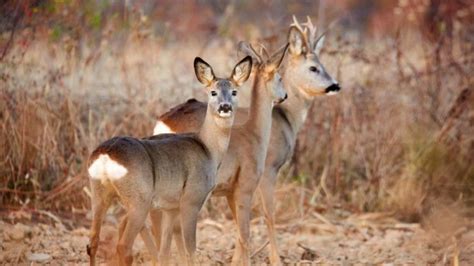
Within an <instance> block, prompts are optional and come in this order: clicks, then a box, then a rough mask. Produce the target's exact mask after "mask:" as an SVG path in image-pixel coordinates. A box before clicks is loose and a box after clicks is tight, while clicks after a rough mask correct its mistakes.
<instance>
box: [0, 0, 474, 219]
mask: <svg viewBox="0 0 474 266" xmlns="http://www.w3.org/2000/svg"><path fill="white" fill-rule="evenodd" d="M0 14H1V16H0V60H1V61H0V62H1V64H0V85H1V86H0V93H1V94H0V95H1V98H0V120H1V121H2V124H1V125H2V128H1V132H0V144H1V150H0V191H1V196H0V207H1V208H3V209H5V210H9V209H17V208H27V209H36V208H47V209H53V210H56V211H67V212H69V211H71V210H73V211H75V212H86V211H87V210H88V209H89V198H88V197H89V195H88V186H87V178H86V177H85V175H84V173H85V172H84V169H85V163H84V162H85V160H86V158H87V155H88V153H89V152H90V151H91V150H92V149H93V148H94V147H95V146H96V145H97V144H98V143H99V142H100V141H103V140H105V139H107V138H109V137H111V136H113V135H117V134H126V135H133V136H137V137H140V136H146V135H149V134H150V133H151V132H152V128H153V126H154V121H155V119H156V117H157V116H158V115H159V114H160V113H162V112H164V111H166V110H167V109H168V108H170V107H172V106H173V105H175V104H178V103H180V102H182V101H184V100H186V99H187V98H189V97H197V98H200V97H201V98H202V93H201V92H200V91H198V90H192V89H191V88H199V86H197V85H196V82H194V77H193V75H192V72H191V70H190V69H191V68H190V67H189V66H190V62H192V58H193V57H194V56H197V55H205V56H207V57H208V58H211V62H213V63H214V62H219V63H221V64H222V65H223V66H224V67H228V68H229V67H230V66H231V65H232V62H233V61H234V59H235V58H236V50H235V44H236V43H237V42H238V41H240V40H248V41H252V42H258V43H263V44H265V45H266V46H268V47H270V48H275V47H279V46H280V45H281V44H282V43H283V42H285V39H286V34H287V30H288V26H289V24H290V23H291V21H292V15H296V16H297V17H298V18H299V19H300V20H305V17H306V16H311V17H312V19H313V21H315V22H317V24H318V26H319V27H320V29H321V30H320V32H322V31H323V30H325V29H328V28H330V31H329V34H328V38H327V41H326V46H325V49H324V50H323V54H322V61H323V63H324V64H325V65H327V66H328V69H329V70H330V72H331V73H332V75H333V76H335V77H336V78H337V79H338V80H339V81H340V83H341V84H342V87H343V91H342V93H341V94H339V95H338V96H336V97H325V98H318V99H316V100H315V103H314V105H313V106H312V108H311V110H310V112H309V115H308V121H307V123H306V124H305V126H304V128H303V129H302V131H301V132H300V135H299V138H298V142H297V145H296V151H295V155H294V157H293V158H292V161H291V163H290V165H289V167H287V169H286V170H285V171H283V172H284V173H283V175H282V176H281V178H280V182H281V184H280V185H281V186H282V187H285V186H292V184H294V183H296V184H298V185H297V186H296V188H295V189H294V190H292V191H293V192H294V193H289V194H286V195H285V196H283V198H280V201H279V202H280V203H277V204H280V205H279V206H280V207H281V208H283V207H285V208H287V207H288V206H286V205H285V204H288V202H293V201H285V202H283V201H284V200H285V197H294V198H298V199H299V200H295V201H294V202H296V203H295V204H298V206H297V208H301V207H305V208H310V209H316V210H318V211H324V210H325V209H326V208H328V207H337V206H343V207H344V208H347V209H350V210H352V211H357V212H365V211H377V210H382V211H390V212H394V213H395V214H396V215H398V216H399V217H400V218H402V219H405V220H409V221H418V220H420V219H421V218H422V217H423V216H424V215H425V214H427V213H430V211H431V210H432V209H433V208H435V207H436V206H441V205H442V206H451V205H452V204H456V206H462V208H461V209H462V210H461V211H462V212H463V214H470V213H472V209H471V208H472V204H473V199H474V191H473V190H474V109H473V107H474V96H473V92H472V91H473V88H472V85H473V75H472V73H474V45H473V44H474V15H473V14H474V4H473V3H472V1H468V0H449V1H442V0H422V1H414V0H381V1H370V0H360V1H355V0H334V1H329V0H320V1H284V0H274V1H270V0H266V1H250V0H244V1H236V0H235V1H221V0H190V1H173V0H160V1H152V0H137V1H131V0H117V1H112V0H110V1H99V0H95V1H93V0H84V1H78V0H54V1H47V0H38V1H26V0H18V1H12V0H7V1H3V2H2V4H0ZM229 58H231V59H232V60H229ZM184 73H185V74H184ZM183 88H190V89H183ZM460 203H461V205H459V204H460Z"/></svg>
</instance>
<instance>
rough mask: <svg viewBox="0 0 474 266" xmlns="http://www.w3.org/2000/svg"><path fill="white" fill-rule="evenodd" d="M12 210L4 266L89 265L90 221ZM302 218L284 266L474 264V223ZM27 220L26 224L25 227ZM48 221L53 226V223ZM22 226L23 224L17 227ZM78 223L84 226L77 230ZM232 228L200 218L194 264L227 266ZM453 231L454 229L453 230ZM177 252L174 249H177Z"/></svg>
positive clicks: (260, 252)
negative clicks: (440, 225) (447, 229)
mask: <svg viewBox="0 0 474 266" xmlns="http://www.w3.org/2000/svg"><path fill="white" fill-rule="evenodd" d="M40 214H41V215H40V216H41V217H46V218H47V219H42V221H36V222H33V221H34V220H37V219H36V218H35V217H36V216H38V213H37V214H36V215H33V216H32V215H31V214H28V213H25V212H11V213H9V214H8V215H6V216H4V217H3V220H2V221H0V243H1V244H0V245H1V246H0V262H1V264H2V265H27V264H28V265H37V264H52V265H67V264H68V265H72V264H74V265H82V264H87V263H88V256H87V254H86V249H85V247H86V245H87V243H88V232H89V231H88V225H87V224H88V222H83V224H84V225H80V224H81V221H80V220H81V219H83V220H86V221H87V220H88V219H87V218H85V217H84V215H83V216H82V218H73V220H75V221H73V222H71V219H69V220H67V219H64V220H63V219H61V218H58V216H56V215H55V214H52V213H49V212H41V213H40ZM303 217H304V218H299V219H292V220H290V221H289V222H285V223H278V224H277V230H278V242H279V247H280V251H281V258H282V261H283V262H284V263H285V264H290V265H291V264H293V265H294V264H303V265H307V264H308V265H309V264H342V265H348V264H356V263H357V264H367V263H370V264H416V265H473V264H474V226H472V224H471V225H470V224H467V225H466V224H464V225H463V226H460V227H457V228H456V231H455V232H451V233H450V234H449V235H447V234H443V233H440V232H436V230H434V229H433V228H430V229H426V228H425V226H421V225H420V224H417V223H401V222H399V221H397V220H396V219H394V218H392V217H391V216H390V215H389V214H386V213H366V214H357V215H356V214H351V213H348V212H345V213H344V215H341V214H340V212H339V213H337V212H326V213H324V215H321V214H318V213H317V212H312V213H308V214H306V215H304V216H303ZM28 220H29V222H28ZM48 220H49V221H48ZM19 221H20V222H19ZM77 224H79V225H77ZM114 224H116V219H114V218H113V217H108V219H106V222H105V224H104V227H103V230H102V234H101V248H100V250H99V257H100V262H103V263H105V261H106V260H105V259H106V258H107V257H110V256H112V255H113V251H114V245H115V242H116V226H115V225H114ZM251 230H252V263H253V264H256V265H262V264H267V263H268V256H267V254H268V250H267V247H268V245H267V244H268V243H267V237H266V227H265V224H264V221H263V219H262V218H261V217H256V218H254V219H253V220H252V226H251ZM235 231H236V229H235V226H234V225H233V222H232V220H230V219H228V217H226V216H224V215H223V216H222V217H221V218H217V219H209V218H205V219H201V221H200V222H199V225H198V252H197V254H198V255H197V260H198V261H199V262H200V264H201V265H221V264H229V262H230V259H231V257H232V254H233V249H234V239H235V238H234V236H235ZM451 231H452V230H451ZM173 252H176V251H175V250H174V249H173ZM134 253H135V262H136V263H137V264H140V265H142V264H143V265H149V264H151V260H150V256H149V254H148V252H147V251H146V249H145V247H144V244H143V242H142V241H141V239H140V238H137V241H136V242H135V245H134Z"/></svg>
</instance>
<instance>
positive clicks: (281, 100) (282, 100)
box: [275, 93, 288, 104]
mask: <svg viewBox="0 0 474 266" xmlns="http://www.w3.org/2000/svg"><path fill="white" fill-rule="evenodd" d="M286 99H288V93H285V96H283V98H279V99H278V100H276V101H275V102H276V103H278V104H279V103H282V102H284V101H285V100H286Z"/></svg>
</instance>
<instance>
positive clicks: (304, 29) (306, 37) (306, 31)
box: [290, 15, 311, 50]
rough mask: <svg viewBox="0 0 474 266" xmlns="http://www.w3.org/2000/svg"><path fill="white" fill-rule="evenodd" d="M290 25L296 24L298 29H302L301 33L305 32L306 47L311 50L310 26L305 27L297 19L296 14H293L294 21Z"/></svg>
mask: <svg viewBox="0 0 474 266" xmlns="http://www.w3.org/2000/svg"><path fill="white" fill-rule="evenodd" d="M290 26H295V27H296V28H297V29H298V30H300V31H301V33H303V41H304V42H305V45H306V47H308V49H310V50H311V43H310V42H309V41H310V40H308V28H307V27H304V28H303V27H302V26H301V24H300V23H299V22H298V20H297V19H296V17H295V15H293V23H291V25H290Z"/></svg>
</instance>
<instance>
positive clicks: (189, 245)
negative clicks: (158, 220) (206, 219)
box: [180, 204, 201, 265]
mask: <svg viewBox="0 0 474 266" xmlns="http://www.w3.org/2000/svg"><path fill="white" fill-rule="evenodd" d="M200 209H201V208H200V206H197V205H196V204H182V207H181V211H180V218H181V232H182V234H183V236H182V238H183V240H184V246H185V252H186V264H187V265H194V253H195V251H196V224H197V218H198V214H199V210H200Z"/></svg>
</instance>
